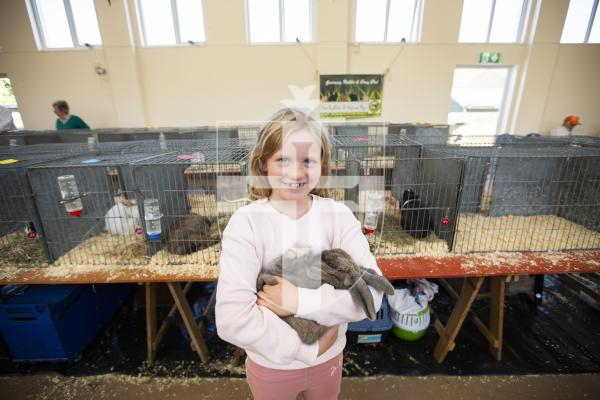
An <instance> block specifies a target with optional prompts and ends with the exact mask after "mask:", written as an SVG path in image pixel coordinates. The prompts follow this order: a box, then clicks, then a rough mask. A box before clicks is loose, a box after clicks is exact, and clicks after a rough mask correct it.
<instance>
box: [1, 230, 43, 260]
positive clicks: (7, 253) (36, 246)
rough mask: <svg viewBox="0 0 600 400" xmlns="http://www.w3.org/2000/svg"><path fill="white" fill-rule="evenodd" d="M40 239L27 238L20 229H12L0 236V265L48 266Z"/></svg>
mask: <svg viewBox="0 0 600 400" xmlns="http://www.w3.org/2000/svg"><path fill="white" fill-rule="evenodd" d="M40 240H41V239H28V238H27V236H26V235H25V233H24V232H22V231H14V232H11V233H9V234H7V235H4V236H2V237H0V266H4V265H12V266H18V267H24V268H25V267H46V266H48V260H47V259H46V255H45V254H44V249H43V248H42V244H41V243H40Z"/></svg>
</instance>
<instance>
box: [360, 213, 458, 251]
mask: <svg viewBox="0 0 600 400" xmlns="http://www.w3.org/2000/svg"><path fill="white" fill-rule="evenodd" d="M380 226H381V225H380ZM378 232H379V231H377V232H376V233H374V234H370V235H366V237H367V240H368V241H369V245H370V247H371V251H372V252H373V253H374V254H375V255H376V256H384V257H385V256H388V255H394V254H412V255H415V254H419V255H425V256H432V257H442V256H445V255H448V244H447V243H446V242H445V241H444V240H442V239H440V238H439V237H437V236H436V234H435V233H433V232H431V233H430V234H429V235H428V236H427V237H426V238H423V239H416V238H414V237H412V236H410V235H409V234H408V233H406V232H405V231H403V230H402V227H401V226H400V211H392V212H386V214H385V220H384V223H383V234H379V233H378ZM378 242H379V247H377V243H378Z"/></svg>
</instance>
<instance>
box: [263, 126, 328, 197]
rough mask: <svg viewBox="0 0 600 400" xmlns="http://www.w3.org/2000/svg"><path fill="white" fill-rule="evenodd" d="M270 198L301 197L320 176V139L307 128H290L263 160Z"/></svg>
mask: <svg viewBox="0 0 600 400" xmlns="http://www.w3.org/2000/svg"><path fill="white" fill-rule="evenodd" d="M266 169H267V176H268V180H269V184H270V185H271V189H272V191H271V199H272V200H295V201H298V200H302V199H304V198H306V196H308V194H309V193H310V191H311V190H313V189H314V188H315V187H316V186H317V183H318V181H319V178H320V177H321V143H320V142H317V141H315V139H314V138H313V136H312V135H311V134H310V132H309V131H308V130H307V129H300V130H297V131H295V132H292V133H291V134H290V135H289V136H288V137H287V139H286V140H285V141H284V142H283V144H282V146H281V149H279V150H278V151H277V152H275V154H273V155H272V156H271V157H269V158H268V159H267V161H266Z"/></svg>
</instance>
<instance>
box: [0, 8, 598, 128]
mask: <svg viewBox="0 0 600 400" xmlns="http://www.w3.org/2000/svg"><path fill="white" fill-rule="evenodd" d="M313 4H314V32H315V41H314V42H312V43H306V44H304V49H303V48H302V47H300V46H298V45H296V44H280V45H250V44H248V43H247V41H246V14H245V13H246V10H245V1H244V0H204V10H205V21H206V36H207V44H206V45H202V46H187V45H186V46H174V47H160V48H144V47H142V46H141V44H140V43H141V42H140V37H139V34H138V32H139V30H138V24H137V16H136V11H135V6H134V1H133V0H112V1H111V5H109V4H108V1H106V0H96V11H97V14H98V19H99V25H100V29H101V34H102V38H103V47H102V48H101V49H93V50H70V51H45V52H44V51H38V50H37V47H36V43H35V39H34V36H33V34H32V29H31V25H30V22H29V18H28V14H27V8H26V5H25V0H8V1H2V2H0V47H1V51H0V73H6V74H8V76H9V77H10V78H11V80H12V82H13V85H14V89H15V94H16V96H17V100H18V102H19V107H20V110H21V112H22V116H23V120H24V123H25V126H26V127H27V128H31V129H47V128H51V127H52V126H53V124H54V116H53V114H52V113H51V110H50V104H51V103H52V101H54V100H56V99H58V98H64V99H66V100H68V101H69V102H70V103H71V106H72V109H73V112H74V113H76V114H78V115H80V116H82V117H83V118H84V119H85V120H86V121H88V123H89V124H90V125H91V126H92V127H95V128H99V127H133V126H193V125H203V124H216V123H217V121H232V120H236V121H243V120H251V121H255V120H260V119H261V118H264V117H265V116H267V115H269V114H270V113H271V112H272V111H273V109H274V108H276V107H278V104H279V100H281V99H285V98H288V97H290V95H291V94H290V92H289V90H288V88H287V86H286V85H288V84H293V85H296V86H301V87H303V86H306V85H309V84H317V83H318V79H317V78H318V75H317V71H318V72H319V73H322V74H335V73H384V72H386V70H388V68H389V71H388V73H387V74H386V77H385V79H384V83H385V86H384V99H383V115H382V119H384V120H387V121H390V122H406V121H421V122H433V123H445V122H446V120H447V112H448V109H449V103H450V91H451V87H452V77H453V71H454V68H456V67H457V66H466V65H477V61H478V56H479V53H480V52H481V51H500V52H501V53H502V63H503V64H505V65H508V66H512V67H513V71H514V79H515V82H516V84H515V87H514V91H513V93H512V96H510V97H509V99H508V100H509V103H508V108H507V110H508V115H507V124H506V127H505V131H511V132H513V133H528V132H534V131H539V132H547V131H549V130H550V129H551V128H553V127H554V126H556V125H559V124H560V122H561V120H562V118H563V117H564V116H565V115H567V114H570V113H577V114H579V115H580V116H581V118H582V121H583V123H584V125H583V126H581V127H578V128H577V129H580V130H581V131H582V132H584V131H585V132H595V133H597V134H600V116H599V115H598V113H597V109H598V104H599V103H600V101H599V100H600V74H598V73H597V71H599V70H600V45H560V44H559V43H558V42H559V40H560V35H561V32H562V24H563V21H564V18H565V15H566V12H567V8H568V0H532V7H531V12H530V14H529V15H530V18H529V20H530V26H535V30H532V32H530V34H527V35H526V40H525V42H524V43H522V44H513V45H496V44H489V45H486V44H458V43H457V42H456V41H457V38H458V31H459V23H460V17H461V11H462V1H460V0H453V1H451V0H424V10H423V16H422V18H423V26H422V32H421V41H420V42H419V43H417V44H406V45H404V48H403V49H402V47H403V45H390V44H368V45H367V44H354V43H353V37H354V31H353V25H354V12H355V11H354V7H355V6H354V0H313ZM399 51H401V53H400V55H399V56H398V57H397V59H396V61H395V62H394V64H393V65H390V64H391V63H392V60H394V58H395V57H396V56H397V55H398V52H399ZM306 53H308V54H309V55H308V56H307V54H306ZM309 57H310V58H309ZM311 59H312V61H311ZM313 63H314V64H313ZM96 65H101V66H103V67H104V68H106V69H107V71H108V74H107V75H106V76H100V77H99V76H97V75H96V74H95V73H94V67H95V66H96ZM316 95H317V93H314V96H313V97H316Z"/></svg>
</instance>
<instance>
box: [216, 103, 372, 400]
mask: <svg viewBox="0 0 600 400" xmlns="http://www.w3.org/2000/svg"><path fill="white" fill-rule="evenodd" d="M329 154H330V145H329V138H328V136H327V133H326V132H325V131H324V130H323V129H322V128H321V126H320V125H319V123H318V122H317V121H316V120H315V119H314V118H312V117H311V116H309V115H307V114H305V113H304V112H302V111H299V110H296V109H289V108H284V109H282V110H280V111H278V112H276V113H275V114H274V115H273V117H272V118H271V119H270V120H269V122H267V123H266V125H265V126H264V127H263V128H262V129H261V131H260V133H259V136H258V142H257V144H256V147H255V148H254V150H253V153H252V155H251V158H250V168H251V183H250V200H253V202H252V203H250V204H249V205H247V206H244V207H242V208H240V209H239V210H238V211H237V212H235V214H234V215H233V216H232V217H231V219H230V220H229V223H228V224H227V227H226V228H225V231H224V232H223V241H222V253H221V266H220V268H221V269H220V274H219V281H218V285H217V302H216V309H215V311H216V324H217V331H218V334H219V336H220V337H221V338H222V339H223V340H226V341H228V342H230V343H232V344H234V345H236V346H238V347H241V348H243V349H244V350H246V353H247V355H248V357H247V359H246V375H247V380H248V384H249V385H250V389H251V391H252V394H253V395H254V398H255V399H295V398H296V396H297V394H298V393H300V392H302V393H303V396H304V399H305V400H311V399H320V400H322V399H335V398H337V396H338V394H339V391H340V384H341V378H342V351H343V349H344V346H345V345H346V335H345V334H346V329H347V326H348V322H352V321H359V320H363V319H365V318H366V315H365V313H364V311H363V309H362V308H361V307H360V306H359V305H357V304H355V303H354V302H353V300H352V297H351V296H350V294H349V293H348V291H347V290H338V289H334V288H333V287H332V286H330V285H328V284H323V285H322V286H321V287H320V288H319V289H314V290H313V289H305V288H300V287H298V288H297V287H295V286H294V285H293V284H291V283H290V282H288V281H286V280H285V279H278V283H277V284H276V285H271V286H265V287H264V288H263V290H262V291H261V292H259V293H258V294H257V293H256V279H257V276H258V274H259V272H260V270H261V268H262V267H263V266H264V265H265V264H266V263H268V262H269V261H271V260H272V259H274V258H275V257H278V256H280V255H281V254H283V253H284V252H285V251H286V250H288V249H290V248H293V247H306V246H310V247H311V249H312V250H313V251H314V252H321V251H323V250H328V249H332V248H341V249H344V250H345V251H346V252H348V253H349V254H350V255H351V256H352V258H353V259H354V260H355V261H356V262H357V263H358V264H359V265H363V266H365V267H368V268H372V269H374V270H375V271H377V272H378V273H379V274H381V272H380V271H379V268H378V267H377V264H376V262H375V258H374V257H373V255H372V254H371V252H370V250H369V245H368V242H367V240H366V238H365V237H364V236H363V234H362V232H361V226H360V223H359V222H358V220H357V219H356V218H355V217H354V214H352V212H351V211H350V209H349V208H348V207H347V206H345V205H344V204H341V203H337V202H335V201H334V200H332V199H327V198H324V197H322V196H323V195H324V194H325V189H324V188H323V186H324V185H323V182H324V181H325V178H326V177H327V176H328V175H329ZM284 277H285V275H284ZM371 292H372V294H373V299H374V301H375V306H376V309H379V307H380V306H381V300H382V293H380V292H378V291H376V290H375V289H372V288H371ZM287 315H295V316H297V317H302V318H306V319H311V320H313V321H316V322H318V323H319V324H321V325H324V326H328V327H330V329H329V330H328V331H327V332H326V333H325V334H324V335H323V336H322V337H321V338H320V339H319V340H318V341H317V342H315V343H313V344H311V345H308V344H304V343H303V342H301V341H300V338H299V336H298V334H297V333H296V331H294V330H293V329H292V328H291V327H290V326H289V325H288V324H287V323H285V322H284V321H283V320H282V319H281V318H280V317H283V316H287Z"/></svg>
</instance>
